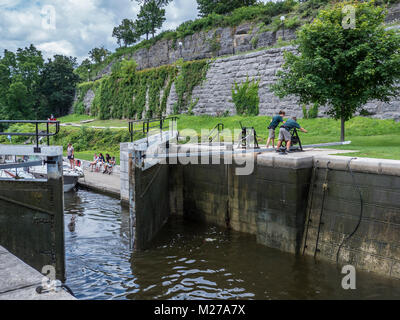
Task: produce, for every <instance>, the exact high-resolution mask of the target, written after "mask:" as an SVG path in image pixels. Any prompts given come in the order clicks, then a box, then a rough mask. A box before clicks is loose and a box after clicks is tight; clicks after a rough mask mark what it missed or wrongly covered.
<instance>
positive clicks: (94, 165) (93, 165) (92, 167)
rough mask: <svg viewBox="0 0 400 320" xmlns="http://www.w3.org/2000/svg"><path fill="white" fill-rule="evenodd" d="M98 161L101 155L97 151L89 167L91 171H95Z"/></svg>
mask: <svg viewBox="0 0 400 320" xmlns="http://www.w3.org/2000/svg"><path fill="white" fill-rule="evenodd" d="M98 161H99V157H98V156H97V153H95V154H94V157H93V162H91V163H90V165H89V168H90V171H91V172H93V169H96V165H97V162H98Z"/></svg>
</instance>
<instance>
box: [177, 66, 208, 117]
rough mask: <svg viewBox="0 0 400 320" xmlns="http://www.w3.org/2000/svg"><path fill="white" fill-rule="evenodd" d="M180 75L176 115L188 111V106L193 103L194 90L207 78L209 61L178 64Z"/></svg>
mask: <svg viewBox="0 0 400 320" xmlns="http://www.w3.org/2000/svg"><path fill="white" fill-rule="evenodd" d="M176 65H177V68H178V69H179V74H178V76H177V77H176V80H175V91H176V94H177V96H178V101H177V103H176V104H175V106H174V113H176V114H177V113H181V112H182V111H186V110H187V108H188V105H189V104H190V103H191V102H192V93H193V89H194V88H195V87H196V86H197V85H200V84H201V83H202V82H203V81H204V80H205V78H206V75H207V71H208V68H209V60H199V61H190V62H183V60H179V61H178V62H177V64H176Z"/></svg>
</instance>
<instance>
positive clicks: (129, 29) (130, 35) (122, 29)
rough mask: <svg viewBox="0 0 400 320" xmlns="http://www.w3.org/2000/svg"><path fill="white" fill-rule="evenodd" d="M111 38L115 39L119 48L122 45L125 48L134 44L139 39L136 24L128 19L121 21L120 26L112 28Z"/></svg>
mask: <svg viewBox="0 0 400 320" xmlns="http://www.w3.org/2000/svg"><path fill="white" fill-rule="evenodd" d="M112 36H113V37H114V38H116V39H117V43H118V45H119V46H122V43H124V46H125V47H126V46H129V45H131V44H134V43H135V42H136V41H137V40H138V39H139V36H138V34H137V31H136V24H135V23H134V22H133V21H132V20H129V19H124V20H122V22H121V24H120V25H119V26H118V27H115V28H114V30H113V34H112Z"/></svg>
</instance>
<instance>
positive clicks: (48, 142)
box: [46, 122, 50, 146]
mask: <svg viewBox="0 0 400 320" xmlns="http://www.w3.org/2000/svg"><path fill="white" fill-rule="evenodd" d="M46 127H47V131H46V133H47V145H48V146H50V136H49V123H48V122H47V123H46Z"/></svg>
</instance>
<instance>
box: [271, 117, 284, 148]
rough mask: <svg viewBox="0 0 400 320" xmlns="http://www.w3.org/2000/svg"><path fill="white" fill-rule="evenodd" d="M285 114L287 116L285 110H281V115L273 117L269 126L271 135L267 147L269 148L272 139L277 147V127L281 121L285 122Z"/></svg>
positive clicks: (273, 145) (273, 144)
mask: <svg viewBox="0 0 400 320" xmlns="http://www.w3.org/2000/svg"><path fill="white" fill-rule="evenodd" d="M284 116H285V111H280V112H279V115H277V116H275V117H273V118H272V120H271V123H270V125H269V127H268V130H269V137H268V141H267V149H268V148H269V144H270V143H271V141H272V147H273V148H275V129H276V128H277V127H278V126H279V124H280V123H281V122H283V123H285V122H284V121H283V117H284Z"/></svg>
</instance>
